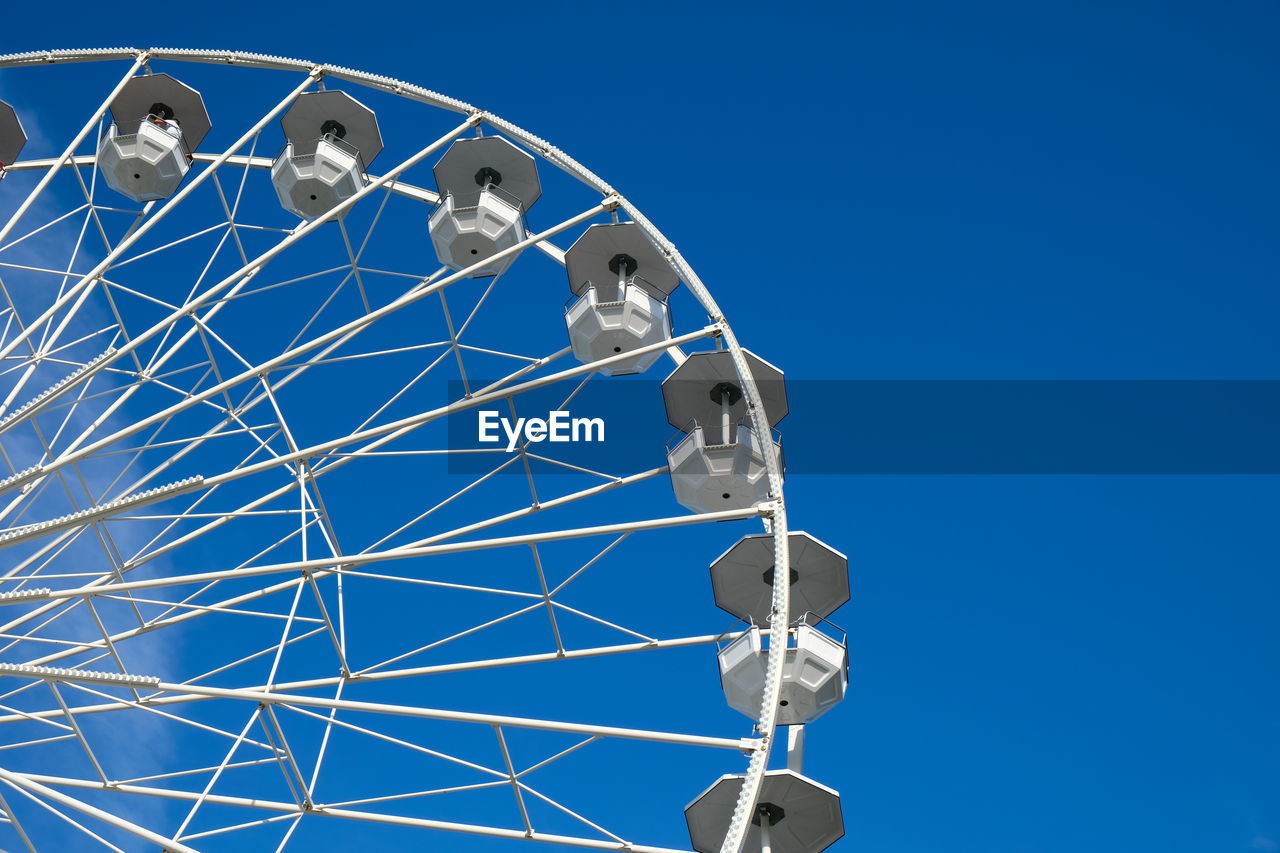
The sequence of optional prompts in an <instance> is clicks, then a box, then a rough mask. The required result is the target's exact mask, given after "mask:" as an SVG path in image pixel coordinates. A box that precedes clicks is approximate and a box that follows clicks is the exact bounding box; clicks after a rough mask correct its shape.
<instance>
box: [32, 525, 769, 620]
mask: <svg viewBox="0 0 1280 853" xmlns="http://www.w3.org/2000/svg"><path fill="white" fill-rule="evenodd" d="M759 514H760V511H759V510H758V509H757V508H756V507H754V506H752V507H746V508H745V509H726V510H720V511H719V512H704V513H697V514H694V515H677V516H671V517H669V518H652V519H647V520H645V521H629V522H624V523H621V524H601V525H596V526H594V527H575V528H570V529H566V530H551V531H547V532H545V533H524V534H520V535H517V536H499V537H496V538H493V539H475V540H471V541H467V542H450V543H446V544H442V545H424V546H420V547H416V548H392V549H389V550H386V551H370V552H368V553H365V554H348V555H344V556H341V557H324V558H317V559H311V560H294V561H291V562H288V563H274V564H271V565H266V566H248V567H245V568H240V569H223V570H221V571H215V572H196V573H193V574H189V575H173V576H170V577H161V578H147V579H146V580H140V581H124V582H121V583H113V584H104V585H101V586H83V587H78V588H76V589H56V590H52V591H51V592H49V594H48V596H47V598H48V600H50V601H53V600H57V599H71V598H80V597H83V596H94V595H104V594H115V593H120V592H124V591H126V590H135V589H154V588H156V587H165V586H175V585H179V584H192V583H205V582H208V581H215V580H225V579H229V578H251V577H260V576H262V575H275V574H284V573H292V572H305V571H317V570H320V571H323V570H326V569H329V570H333V569H334V568H335V567H337V569H338V571H341V569H342V567H346V566H362V565H365V564H368V563H378V562H382V561H384V560H405V559H412V558H414V557H430V556H434V555H437V554H457V553H460V552H463V551H481V550H487V549H489V548H506V547H509V546H513V545H530V544H533V543H535V542H555V541H558V540H562V539H580V538H584V537H589V536H604V535H609V534H613V533H623V532H627V533H630V532H634V531H639V530H656V529H661V528H667V527H682V526H685V525H690V524H708V523H713V522H718V521H739V520H741V519H744V518H755V517H756V516H758V515H759Z"/></svg>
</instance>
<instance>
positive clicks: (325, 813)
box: [26, 773, 689, 853]
mask: <svg viewBox="0 0 1280 853" xmlns="http://www.w3.org/2000/svg"><path fill="white" fill-rule="evenodd" d="M26 780H27V781H29V782H31V783H32V784H34V783H35V780H39V781H41V782H49V783H50V784H55V785H65V786H67V787H77V788H92V789H98V790H104V789H106V787H105V786H103V785H102V784H100V783H98V782H93V781H90V780H88V779H71V778H67V777H63V776H46V775H39V774H34V773H32V774H27V776H26ZM107 790H112V791H119V792H121V793H125V794H143V795H149V796H153V797H164V798H168V799H175V800H192V799H195V797H196V796H197V795H196V794H194V793H191V792H189V791H175V790H170V789H168V788H144V787H141V786H138V785H112V786H111V787H110V788H109V789H107ZM206 801H207V802H209V803H213V804H215V805H227V806H244V807H247V808H257V809H264V810H267V811H275V812H288V813H291V814H294V813H298V814H300V812H299V811H298V807H297V805H295V804H294V803H282V802H275V801H272V800H263V799H249V798H247V797H230V796H226V795H220V794H210V795H209V796H208V797H207V798H206ZM310 813H311V814H314V815H318V816H322V817H337V818H347V819H351V820H364V821H369V822H371V823H388V824H394V825H396V826H412V827H418V828H420V829H441V830H446V831H450V832H461V833H465V834H469V835H487V836H492V837H495V838H511V839H526V840H530V841H542V842H547V843H551V844H564V845H566V846H569V847H585V848H588V849H592V850H618V851H627V853H689V851H686V850H679V849H675V848H670V847H646V846H644V845H640V844H625V843H623V844H620V843H617V842H612V841H601V840H598V839H590V838H574V837H571V836H564V835H548V834H546V833H542V832H534V833H532V834H527V833H525V831H524V830H520V829H500V828H497V827H489V826H477V825H475V824H468V823H451V822H448V821H439V820H425V819H423V818H414V817H404V816H401V815H387V814H378V813H376V812H362V811H352V810H350V809H338V808H329V807H326V806H324V805H317V806H315V807H314V808H313V809H312V811H311V812H310ZM170 843H172V842H170Z"/></svg>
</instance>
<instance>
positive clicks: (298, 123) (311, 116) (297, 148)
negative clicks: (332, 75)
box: [280, 89, 382, 166]
mask: <svg viewBox="0 0 1280 853" xmlns="http://www.w3.org/2000/svg"><path fill="white" fill-rule="evenodd" d="M329 121H334V122H337V123H338V124H340V125H341V126H342V130H343V135H342V136H341V137H340V138H341V139H342V141H343V142H346V143H348V144H350V145H351V146H353V147H354V148H355V149H356V150H357V151H359V152H360V159H361V160H362V161H364V164H365V165H366V166H368V165H369V164H370V163H372V162H373V158H375V157H377V156H378V154H379V153H381V151H382V133H381V131H379V130H378V117H377V116H375V115H374V114H373V110H371V109H369V108H368V107H366V106H365V105H364V104H362V103H360V102H359V101H357V100H356V99H355V98H353V97H351V96H350V95H348V94H347V93H346V92H340V91H338V90H336V89H328V90H326V91H323V92H307V93H306V94H305V95H300V96H299V97H298V99H297V100H296V101H294V102H293V104H292V106H290V107H289V111H288V112H286V113H285V114H284V117H283V118H281V119H280V127H281V129H282V130H283V131H284V135H285V138H286V139H288V140H289V141H290V142H292V143H293V153H294V154H297V155H303V154H312V153H314V152H315V150H316V140H317V139H319V138H320V137H321V136H323V135H324V133H325V131H324V130H323V127H324V124H325V123H326V122H329Z"/></svg>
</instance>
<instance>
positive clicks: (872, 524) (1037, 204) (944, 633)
mask: <svg viewBox="0 0 1280 853" xmlns="http://www.w3.org/2000/svg"><path fill="white" fill-rule="evenodd" d="M296 10H297V7H294V8H293V9H292V11H296ZM78 11H79V14H77V15H75V16H68V17H69V20H67V21H65V22H61V23H59V24H58V25H57V26H56V27H55V26H53V25H51V24H50V23H49V21H48V19H47V18H45V17H44V16H43V15H41V16H40V17H36V16H35V15H34V14H33V12H31V11H26V12H24V11H18V12H16V13H15V12H10V13H9V14H10V17H9V23H8V24H7V26H6V28H5V33H4V35H3V37H0V38H2V41H3V50H4V51H5V52H9V51H14V52H16V51H21V50H27V49H38V48H46V47H58V46H65V45H76V46H98V45H102V46H107V45H114V44H129V45H135V46H147V45H149V44H162V45H165V46H192V47H210V48H230V49H243V50H250V51H259V52H265V53H276V54H280V55H285V56H299V57H304V58H308V59H314V60H317V61H325V62H331V63H334V64H339V65H346V66H351V67H356V68H361V69H364V70H368V71H372V72H375V73H381V74H386V75H388V76H393V77H399V78H402V79H406V80H410V81H414V82H417V83H420V84H422V85H425V86H428V87H431V88H434V89H436V90H438V91H441V92H444V93H446V94H450V95H454V96H456V97H459V98H462V99H464V100H468V101H470V102H472V103H475V104H478V105H480V106H483V107H485V108H488V109H491V110H492V111H493V112H495V113H497V114H499V115H502V116H504V117H507V118H509V119H511V120H512V121H514V122H516V123H517V124H520V125H522V126H524V127H526V128H527V129H529V130H531V131H533V132H535V133H538V134H540V135H542V136H544V137H545V138H547V139H549V140H551V141H552V142H554V143H555V144H557V145H559V146H561V147H562V148H564V149H565V150H567V151H568V152H569V153H570V154H572V155H573V156H574V157H576V158H577V159H578V160H580V161H581V162H583V163H584V164H586V165H587V166H588V167H589V168H591V169H593V170H594V171H595V172H597V173H598V174H599V175H601V176H602V177H604V178H605V179H606V180H608V181H609V182H611V183H612V184H613V185H614V186H616V187H618V188H619V189H620V190H621V191H622V192H623V193H625V194H626V195H627V196H628V197H629V198H631V199H632V200H633V201H634V202H635V203H636V204H637V205H638V206H639V207H640V208H641V209H642V210H644V211H645V212H646V214H647V215H648V216H649V218H650V219H652V220H653V221H654V222H655V223H656V224H657V225H658V226H659V227H660V228H661V229H662V230H663V231H664V233H665V234H666V235H667V236H668V237H669V238H670V239H672V240H673V241H674V242H675V243H676V245H677V246H678V247H679V248H680V250H681V251H682V252H683V253H684V255H685V257H686V258H687V259H688V260H689V261H690V262H691V263H692V264H693V266H694V268H695V269H697V270H698V271H699V273H700V274H701V276H702V277H703V279H704V280H705V281H706V282H707V284H708V286H709V287H710V289H711V290H712V292H713V293H714V294H715V296H716V298H717V300H718V301H719V303H720V305H721V307H722V308H723V309H724V310H725V312H726V314H727V316H728V317H729V319H730V321H731V323H732V325H733V327H734V329H735V330H736V332H737V333H738V335H739V337H740V339H741V340H742V341H743V343H744V345H746V346H748V347H749V348H751V349H753V350H755V351H756V352H758V353H760V354H761V355H763V356H764V357H766V358H768V359H769V360H771V361H772V362H774V363H775V364H777V365H779V366H780V367H782V368H784V369H785V370H786V371H787V374H788V376H789V377H794V378H804V379H824V378H832V379H834V378H858V379H1278V378H1280V376H1277V365H1278V363H1280V362H1278V357H1280V343H1278V342H1277V337H1276V334H1275V318H1276V316H1277V312H1278V310H1280V288H1277V284H1278V283H1280V282H1278V281H1277V270H1278V269H1280V264H1278V261H1280V257H1277V255H1278V253H1280V249H1278V246H1280V243H1278V242H1277V240H1276V234H1277V226H1280V208H1277V205H1276V201H1275V200H1276V198H1277V197H1278V196H1280V192H1278V191H1280V167H1278V166H1277V160H1276V157H1275V152H1276V151H1277V150H1278V147H1277V146H1278V144H1280V119H1278V118H1277V111H1276V109H1275V102H1276V94H1277V92H1276V89H1277V80H1280V67H1278V66H1280V58H1277V54H1276V52H1275V50H1274V44H1275V36H1276V32H1277V25H1278V24H1280V11H1277V8H1276V7H1275V5H1274V4H1268V3H1262V2H1256V3H1243V2H1242V3H1236V4H1230V5H1228V6H1226V7H1218V8H1214V9H1210V8H1208V7H1205V6H1199V5H1194V4H1186V3H1178V4H1155V3H1151V4H1137V3H1114V4H1100V3H1090V4H1061V5H1056V6H1040V5H1030V6H1028V5H1027V4H1015V3H979V4H965V5H963V6H959V5H955V4H942V3H900V4H855V5H848V6H836V5H834V4H830V5H810V6H800V5H794V4H793V5H785V4H777V5H773V4H771V5H768V6H763V5H759V4H750V3H748V4H732V5H730V4H706V5H702V6H699V7H698V8H696V9H692V10H690V9H684V8H681V7H679V6H677V5H675V4H653V5H650V6H646V7H641V6H639V5H635V6H622V5H619V4H600V3H597V4H581V3H564V4H557V5H554V6H551V5H544V6H534V5H532V4H503V3H490V4H486V5H485V6H484V7H483V8H481V7H480V6H478V5H476V4H467V5H464V4H457V5H453V6H445V5H443V4H439V5H432V6H430V7H426V6H422V5H419V4H413V5H410V4H404V5H400V6H397V5H395V4H391V5H389V6H387V7H384V8H383V9H382V10H380V11H378V12H377V13H376V14H361V15H356V16H353V15H352V10H351V9H350V8H349V7H338V6H334V7H331V8H330V10H329V12H328V13H327V14H288V15H286V14H285V9H284V8H283V7H280V8H272V9H261V8H260V9H257V10H250V9H247V8H245V9H232V8H227V9H225V10H221V11H219V12H217V13H216V14H213V13H210V12H207V11H206V10H204V9H202V8H199V7H190V6H188V7H174V9H173V10H171V11H170V12H168V13H166V17H167V18H168V20H169V21H172V23H168V22H167V21H166V22H164V23H160V22H146V21H138V22H134V23H136V25H137V29H131V28H125V27H124V26H122V25H121V24H120V23H119V21H118V20H116V18H117V17H118V12H115V11H113V10H110V9H108V8H107V7H105V6H103V7H93V8H81V9H79V10H78ZM24 15H30V16H31V17H29V18H26V19H25V20H24ZM15 16H16V18H15ZM19 24H22V25H19ZM11 79H13V78H12V77H6V78H3V81H4V83H5V84H8V82H9V81H10V80H11ZM0 95H3V93H2V92H0ZM4 96H5V97H6V99H8V96H7V95H4ZM98 97H100V96H98V95H95V96H94V98H95V102H96V99H97V98H98ZM216 126H217V122H216V120H215V128H216ZM384 156H385V155H384ZM565 295H566V296H567V293H566V294H565ZM819 403H820V401H816V400H810V401H809V405H811V406H813V407H814V408H817V409H820V410H817V411H815V410H812V409H811V410H806V411H800V410H796V411H793V413H792V414H791V416H790V417H791V419H792V420H793V421H795V420H802V421H803V424H804V425H805V431H806V434H812V433H813V432H814V431H815V430H814V427H813V425H814V424H823V423H827V424H830V425H831V426H830V429H829V437H828V441H829V447H828V448H824V449H823V451H822V452H829V453H831V454H833V455H838V454H840V453H841V452H842V448H841V438H842V436H841V430H840V423H841V421H842V419H845V418H849V417H856V416H858V415H857V413H856V412H852V411H850V409H849V407H848V405H847V404H846V403H845V402H844V401H841V400H840V399H831V400H829V401H825V403H824V404H823V405H819ZM782 428H783V430H784V435H785V431H786V428H787V422H784V423H783V425H782ZM787 500H788V506H789V508H790V513H791V519H792V521H791V524H792V527H793V528H796V529H804V530H807V531H809V532H811V533H813V534H814V535H816V536H819V537H821V538H822V539H824V540H826V541H828V542H830V543H831V544H832V545H834V546H835V547H837V548H840V549H841V550H843V551H844V552H845V553H846V554H848V555H849V558H850V565H851V570H852V581H853V601H852V602H851V603H850V604H849V605H847V606H846V607H845V608H844V609H842V610H841V611H839V613H838V614H837V615H836V616H835V620H836V621H837V622H839V623H840V624H841V625H843V626H844V627H845V628H847V629H848V631H849V646H850V653H851V659H852V669H853V674H852V687H851V691H850V695H849V697H848V698H847V699H846V701H845V702H844V703H843V704H842V705H841V706H840V707H838V708H836V709H835V710H833V711H832V712H831V713H830V714H828V715H827V716H825V717H823V718H822V719H821V720H819V721H818V722H816V723H815V724H814V725H813V726H812V727H811V729H810V732H809V754H808V756H807V761H806V772H807V773H808V774H809V775H811V776H812V777H814V778H815V779H817V780H819V781H822V782H824V783H826V784H829V785H831V786H833V787H835V788H837V789H839V790H840V792H841V794H842V797H843V808H844V815H845V822H846V827H847V832H848V835H847V837H846V839H845V840H843V841H841V842H839V843H838V844H837V845H836V846H835V847H834V848H833V849H834V850H854V849H862V850H872V851H904V853H914V851H934V850H939V849H948V850H954V851H975V852H976V851H1009V853H1023V851H1026V853H1032V852H1033V851H1034V853H1058V851H1062V853H1066V851H1078V850H1082V849H1091V850H1100V851H1147V850H1150V851H1157V850H1158V851H1162V853H1166V852H1167V851H1187V852H1188V853H1192V851H1195V853H1200V851H1210V850H1211V851H1241V853H1248V851H1259V850H1260V851H1273V850H1277V849H1280V776H1277V774H1276V768H1277V767H1280V681H1278V680H1277V677H1276V649H1277V648H1280V627H1278V626H1280V619H1277V618H1276V601H1277V594H1278V593H1280V581H1278V580H1277V576H1276V567H1277V565H1280V560H1278V559H1277V557H1278V554H1277V545H1276V537H1275V518H1276V514H1277V510H1278V509H1280V491H1278V482H1277V479H1276V477H1275V476H1194V477H1192V476H1175V475H1162V476H1083V475H1075V476H924V475H920V476H848V475H846V476H834V475H822V474H801V475H797V476H795V477H793V478H791V479H790V480H789V481H788V487H787ZM743 532H748V531H745V530H744V531H743ZM691 547H692V546H691ZM703 550H706V551H707V552H708V554H707V559H709V558H710V557H714V556H715V555H716V554H718V553H719V550H718V549H717V548H715V547H713V546H707V547H704V549H703ZM697 553H698V557H697V560H694V562H698V561H701V560H702V559H703V558H702V555H701V552H697ZM637 559H641V557H639V556H638V557H637ZM691 559H692V558H691ZM690 576H691V577H692V578H693V580H691V581H690V591H689V593H688V594H689V595H691V596H692V595H702V596H708V597H709V595H710V590H709V585H708V584H706V583H705V579H704V570H703V568H702V567H701V565H697V566H694V567H693V569H692V570H691V572H690ZM725 621H727V620H725ZM711 622H713V623H714V622H715V619H714V618H712V619H711ZM719 627H722V626H721V625H719V624H718V623H716V624H714V625H713V627H712V628H711V630H717V629H718V628H719ZM706 674H707V677H708V678H713V677H714V673H713V671H712V670H711V669H707V671H706ZM731 769H734V768H728V767H726V769H725V770H724V771H723V772H729V771H730V770H731ZM697 773H699V774H701V775H699V776H698V778H697V779H682V780H681V784H682V785H684V786H686V787H689V788H691V789H692V790H693V791H694V792H695V793H696V791H697V790H700V789H701V788H702V786H703V785H704V784H708V783H709V782H710V781H711V777H710V776H707V774H706V771H705V770H704V769H703V768H701V767H700V768H699V769H698V770H697ZM712 775H713V774H712ZM676 799H680V798H679V797H677V798H676ZM402 840H403V839H402ZM671 841H672V843H678V839H671ZM495 847H498V845H495ZM389 849H399V848H389ZM403 849H413V848H412V847H405V848H403ZM459 849H461V848H459ZM469 849H470V848H469ZM475 849H484V848H479V847H478V848H475Z"/></svg>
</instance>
